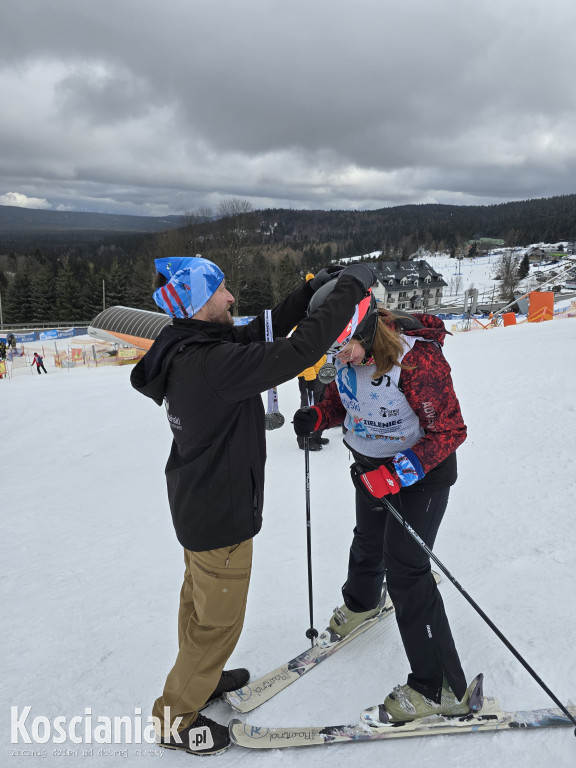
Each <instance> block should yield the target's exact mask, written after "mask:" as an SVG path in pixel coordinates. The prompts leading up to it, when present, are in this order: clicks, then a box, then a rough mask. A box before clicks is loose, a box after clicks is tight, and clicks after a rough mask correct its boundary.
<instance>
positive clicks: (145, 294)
mask: <svg viewBox="0 0 576 768" xmlns="http://www.w3.org/2000/svg"><path fill="white" fill-rule="evenodd" d="M154 274H155V270H154V265H153V263H152V262H151V260H150V259H149V258H147V257H140V258H139V259H135V260H134V261H133V262H132V263H131V264H130V268H129V270H128V274H127V283H126V297H125V302H126V305H127V306H128V307H134V308H135V309H147V310H155V309H157V306H156V304H155V302H154V299H153V298H152V294H153V287H152V286H153V283H154Z"/></svg>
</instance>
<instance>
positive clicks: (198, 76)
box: [0, 0, 576, 216]
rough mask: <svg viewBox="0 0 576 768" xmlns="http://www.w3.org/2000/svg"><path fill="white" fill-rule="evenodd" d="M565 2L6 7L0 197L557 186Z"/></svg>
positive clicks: (162, 202)
mask: <svg viewBox="0 0 576 768" xmlns="http://www.w3.org/2000/svg"><path fill="white" fill-rule="evenodd" d="M575 73H576V2H575V1H574V0H546V2H544V1H543V0H539V1H538V2H535V1H534V0H475V2H472V1H471V0H394V2H391V0H162V1H161V2H159V0H155V2H151V1H150V0H98V1H97V2H95V0H50V2H47V0H9V1H7V0H5V2H3V3H2V8H1V10H0V104H1V110H2V112H1V114H0V204H4V205H24V206H27V207H36V208H47V209H48V208H52V209H57V208H60V209H71V210H89V211H103V212H116V213H127V214H145V215H155V216H156V215H158V216H160V215H165V214H178V213H183V212H190V211H195V210H199V209H206V208H211V209H212V210H217V208H218V204H219V203H220V202H221V201H224V200H229V199H230V198H241V199H245V200H249V201H250V202H251V203H252V205H253V206H254V207H255V208H269V207H288V208H312V209H313V208H325V209H336V208H339V209H342V208H344V209H374V208H382V207H387V206H394V205H402V204H407V203H430V202H441V203H454V204H459V205H472V204H490V203H499V202H505V201H508V200H523V199H528V198H534V197H549V196H552V195H559V194H570V193H574V192H576V86H575Z"/></svg>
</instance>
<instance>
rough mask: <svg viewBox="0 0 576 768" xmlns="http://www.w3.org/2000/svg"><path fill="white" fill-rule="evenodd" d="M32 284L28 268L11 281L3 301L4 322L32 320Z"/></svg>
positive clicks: (17, 322) (26, 321)
mask: <svg viewBox="0 0 576 768" xmlns="http://www.w3.org/2000/svg"><path fill="white" fill-rule="evenodd" d="M32 306H33V305H32V285H31V279H30V273H29V272H28V270H25V271H22V272H19V273H18V274H16V275H15V277H14V279H13V280H12V281H11V282H10V283H9V285H8V288H7V290H6V299H5V301H4V302H3V305H2V307H3V315H4V318H3V319H4V324H5V325H6V324H10V323H13V324H14V325H16V324H20V323H30V322H32V317H33V311H32Z"/></svg>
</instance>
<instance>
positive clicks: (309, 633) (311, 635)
mask: <svg viewBox="0 0 576 768" xmlns="http://www.w3.org/2000/svg"><path fill="white" fill-rule="evenodd" d="M304 467H305V472H304V473H305V476H306V544H307V552H308V605H309V608H310V628H309V629H307V630H306V637H307V638H308V639H309V640H310V642H311V644H312V647H314V646H315V645H316V638H317V637H318V630H317V629H314V601H313V596H312V531H311V527H310V436H309V435H307V436H306V437H305V438H304Z"/></svg>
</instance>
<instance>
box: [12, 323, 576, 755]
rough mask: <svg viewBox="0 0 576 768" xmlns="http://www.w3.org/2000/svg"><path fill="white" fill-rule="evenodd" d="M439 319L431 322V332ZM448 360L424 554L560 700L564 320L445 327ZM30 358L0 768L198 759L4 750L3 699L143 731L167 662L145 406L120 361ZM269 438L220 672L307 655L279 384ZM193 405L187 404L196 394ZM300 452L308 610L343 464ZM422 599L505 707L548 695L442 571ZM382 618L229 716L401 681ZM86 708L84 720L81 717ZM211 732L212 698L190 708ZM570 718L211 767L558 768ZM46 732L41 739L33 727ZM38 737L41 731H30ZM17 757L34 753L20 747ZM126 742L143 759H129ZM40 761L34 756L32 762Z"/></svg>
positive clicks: (17, 379) (566, 603) (569, 516)
mask: <svg viewBox="0 0 576 768" xmlns="http://www.w3.org/2000/svg"><path fill="white" fill-rule="evenodd" d="M449 327H450V326H449ZM445 353H446V356H447V358H448V360H449V362H450V364H451V365H452V370H453V377H454V381H455V387H456V391H457V394H458V396H459V399H460V402H461V406H462V411H463V414H464V417H465V420H466V422H467V425H468V429H469V433H468V439H467V441H466V442H465V443H464V445H463V446H462V447H461V448H460V449H459V451H458V461H459V480H458V482H457V484H456V485H455V487H454V488H453V490H452V494H451V499H450V503H449V508H448V512H447V514H446V517H445V519H444V522H443V525H442V527H441V529H440V533H439V536H438V539H437V543H436V548H435V552H436V554H437V556H438V557H439V558H440V559H441V561H442V562H443V563H444V565H445V566H446V567H447V568H448V569H449V570H450V571H451V573H452V574H453V575H454V576H455V578H456V579H457V580H458V581H459V583H460V584H461V585H462V586H463V588H464V589H465V590H466V591H467V592H468V593H469V594H470V595H471V596H472V598H473V599H474V600H475V601H476V602H477V603H478V604H479V605H480V607H481V608H482V609H483V610H484V611H485V612H486V613H487V614H488V616H489V617H490V618H491V620H492V621H493V622H494V623H495V624H496V625H497V626H498V628H499V629H500V630H501V631H502V632H503V633H504V634H505V635H506V636H507V637H508V639H509V640H510V642H511V643H512V644H513V645H514V646H515V647H516V649H517V650H518V651H519V653H521V654H522V655H523V656H524V658H525V659H526V661H527V662H528V663H529V664H530V665H531V666H532V667H533V668H534V669H535V671H536V672H537V674H538V675H539V676H540V677H541V678H542V679H543V680H544V682H545V683H546V684H547V685H548V686H549V687H550V688H551V689H552V691H553V692H554V693H555V695H556V696H557V697H558V698H559V699H560V700H561V701H562V702H563V703H564V704H566V705H573V704H575V703H576V660H575V655H574V638H575V637H576V612H575V611H574V591H575V586H576V576H575V573H576V520H575V516H574V511H575V502H574V499H575V498H576V459H575V447H576V445H575V435H576V403H575V398H574V391H575V389H574V382H575V380H576V318H569V319H557V318H555V319H554V320H552V321H549V322H543V323H539V324H528V323H523V324H520V325H516V326H513V327H506V328H503V327H499V328H493V329H490V330H487V331H483V330H479V331H477V332H474V333H472V332H470V333H455V334H454V336H453V337H448V339H447V341H446V345H445ZM46 364H47V369H48V372H49V373H48V375H44V374H42V375H40V376H38V375H37V374H36V372H35V371H34V372H33V373H30V372H29V371H30V369H28V370H24V371H19V372H17V373H16V375H14V376H13V377H12V378H11V379H5V380H2V381H0V398H1V400H0V402H1V403H2V427H3V429H2V448H3V462H2V469H3V472H2V480H3V482H2V486H3V487H2V509H3V519H4V535H3V543H2V549H3V553H2V563H3V569H2V580H1V587H2V600H3V606H4V614H5V621H4V622H3V625H2V630H1V633H2V647H3V652H2V657H3V661H4V671H3V674H2V678H1V680H0V690H1V694H2V701H3V711H4V715H5V719H4V723H5V725H4V727H3V729H2V739H3V743H2V748H1V754H3V755H5V756H6V757H11V756H12V755H14V757H13V758H12V760H11V762H8V760H7V762H6V764H7V765H11V766H16V765H22V766H26V767H27V768H29V766H31V765H38V764H39V763H40V764H42V765H54V766H64V765H81V766H83V767H87V766H94V768H108V766H118V765H131V766H145V765H152V764H158V761H161V762H160V764H169V765H174V766H185V765H187V764H190V761H194V760H196V759H197V758H195V757H192V756H190V755H187V754H184V753H177V752H172V751H170V752H162V751H161V750H158V749H157V748H156V747H155V746H154V744H148V743H146V742H143V743H142V744H134V743H132V744H128V743H126V742H125V741H124V743H119V744H98V743H94V742H93V743H87V742H86V740H85V739H84V737H83V734H84V726H83V725H81V726H79V727H78V729H77V732H78V734H79V735H80V736H82V741H81V743H79V744H75V743H73V742H72V741H71V740H70V739H67V741H66V742H64V743H62V744H59V743H54V741H53V740H52V739H50V740H49V741H47V742H46V743H36V742H33V743H31V744H26V743H24V742H23V739H22V737H21V736H20V737H19V743H11V740H10V739H11V734H10V727H9V723H8V717H9V714H10V707H17V708H18V713H19V715H22V713H23V711H24V709H25V707H27V706H29V707H31V710H30V713H29V716H28V718H27V721H26V725H27V727H28V732H29V733H30V734H31V733H32V728H31V723H32V720H33V719H34V718H35V717H44V718H47V721H48V722H49V723H53V722H54V720H55V718H57V717H58V716H61V717H65V718H67V722H68V723H69V722H70V721H71V719H72V718H73V717H74V716H77V717H81V718H84V720H85V721H86V718H87V717H88V716H89V715H90V716H91V717H92V719H93V724H94V725H95V724H96V722H97V720H98V718H99V717H100V716H102V717H109V718H114V717H128V718H132V720H133V721H135V718H136V717H137V716H139V713H140V712H141V717H142V721H143V722H144V723H145V722H146V721H147V718H148V716H149V714H150V709H151V706H152V703H153V701H154V699H155V698H156V697H157V696H158V695H160V693H161V690H162V686H163V683H164V679H165V676H166V674H167V672H168V670H169V669H170V667H171V665H172V663H173V660H174V658H175V654H176V648H177V639H176V617H177V609H178V597H179V590H180V585H181V578H182V573H183V562H182V552H181V549H180V547H179V545H178V543H177V541H176V539H175V536H174V533H173V530H172V525H171V521H170V515H169V510H168V505H167V500H166V492H165V485H164V475H163V468H164V463H165V461H166V458H167V455H168V451H169V447H170V430H169V428H168V424H167V422H166V417H165V413H164V409H162V408H158V407H156V406H155V405H154V404H153V403H152V402H151V401H148V400H147V399H145V398H143V397H142V396H140V395H138V394H137V393H136V392H135V391H134V390H133V389H132V388H131V386H130V383H129V374H130V371H131V366H123V367H118V368H103V369H101V368H99V369H85V368H74V369H68V370H59V369H56V368H54V366H53V364H52V361H51V358H50V355H47V356H46ZM279 403H280V410H281V411H282V413H283V414H284V415H285V416H286V424H285V426H284V427H283V428H282V429H279V430H276V431H273V432H269V433H268V435H267V437H268V464H267V470H266V472H267V474H266V500H265V519H264V527H263V529H262V532H261V533H260V534H259V535H258V536H257V537H256V539H255V555H254V569H253V577H252V584H251V589H250V594H249V598H248V609H247V615H246V623H245V627H244V631H243V634H242V636H241V638H240V641H239V643H238V646H237V648H236V650H235V652H234V654H233V657H232V658H231V659H230V664H229V666H247V667H248V668H249V669H250V670H251V673H252V675H253V677H258V676H260V675H262V674H264V673H266V672H268V671H270V670H272V669H274V668H275V667H276V666H278V665H279V664H281V663H282V662H285V661H287V660H288V659H289V658H291V657H292V656H294V655H295V654H297V653H299V652H300V651H302V650H304V649H305V648H306V647H307V645H308V643H309V641H308V640H307V639H306V637H305V632H306V629H307V628H308V626H309V617H308V581H307V567H306V526H305V493H304V453H303V452H302V451H300V450H299V449H298V447H297V445H296V438H295V436H294V434H293V431H292V427H291V425H290V420H291V417H292V414H293V413H294V411H295V410H296V408H297V407H298V386H297V382H296V381H291V382H289V383H287V384H285V385H283V386H281V387H280V388H279ZM199 407H201V404H199ZM325 436H327V437H329V438H330V444H329V445H328V446H326V447H325V448H324V449H323V450H322V451H320V452H318V453H314V454H311V456H310V463H311V519H312V526H311V534H312V549H313V585H314V610H315V613H314V622H315V625H316V627H317V628H318V629H323V628H324V627H325V626H326V623H327V620H328V618H329V616H330V614H331V611H332V608H333V607H334V606H336V605H338V604H340V602H341V596H340V586H341V584H342V583H343V582H344V579H345V576H346V565H347V557H348V547H349V544H350V541H351V534H352V528H353V525H354V503H353V498H354V494H353V487H352V484H351V482H350V480H349V475H348V467H349V464H350V457H349V455H348V453H347V451H346V450H345V448H344V447H343V445H342V443H341V432H340V430H339V429H333V430H330V431H328V432H326V433H325ZM440 589H441V592H442V595H443V598H444V601H445V604H446V607H447V611H448V615H449V617H450V620H451V625H452V629H453V632H454V635H455V639H456V643H457V646H458V649H459V652H460V655H461V658H462V662H463V666H464V669H465V671H466V674H467V676H468V678H469V679H470V680H471V679H472V678H473V677H474V676H475V675H476V674H477V673H478V672H484V674H485V692H486V693H488V694H490V695H493V696H496V697H497V698H498V699H499V700H500V702H501V704H502V706H503V708H504V709H530V708H544V707H550V706H552V707H553V706H555V705H554V703H553V702H552V701H551V700H550V699H549V697H548V696H547V694H546V693H545V691H544V690H543V689H542V688H541V687H540V686H539V685H538V684H537V683H536V682H535V681H534V680H533V678H532V677H531V676H530V675H529V674H528V672H527V671H526V670H525V669H524V668H523V667H522V666H521V664H520V663H519V662H518V661H517V660H516V659H515V658H514V657H513V655H512V654H511V653H510V651H509V650H508V649H507V648H506V647H505V646H504V645H503V643H502V642H501V641H500V640H499V639H498V638H497V637H496V635H495V634H494V633H493V632H492V631H491V630H490V628H489V627H488V626H487V625H486V624H485V623H484V621H483V620H482V618H481V617H480V616H479V615H478V614H477V613H476V612H475V611H474V610H473V608H472V607H471V606H470V605H469V604H468V602H466V600H465V599H464V598H463V596H462V595H461V594H460V593H459V592H458V591H457V589H456V588H455V587H454V585H453V584H451V583H450V582H449V580H448V579H447V578H444V579H443V581H442V583H441V585H440ZM407 673H408V668H407V663H406V659H405V656H404V653H403V649H402V646H401V643H400V640H399V636H398V631H397V628H396V624H395V622H394V620H393V619H387V620H385V621H384V622H382V623H381V624H380V625H377V626H376V627H375V628H374V629H372V630H370V632H368V633H367V634H366V635H364V636H363V637H362V638H360V639H358V640H357V641H355V642H353V643H352V644H351V645H350V646H349V647H347V648H344V649H342V650H341V651H340V652H339V653H337V654H336V655H335V656H334V657H332V658H331V659H329V660H327V661H326V662H324V663H323V664H321V665H320V666H319V667H318V668H316V669H314V670H313V671H311V672H310V673H309V674H308V675H306V676H305V677H304V678H302V679H300V680H298V681H297V682H296V683H294V684H293V685H292V686H290V687H289V688H288V689H286V690H285V691H284V692H282V693H280V694H279V695H278V696H277V697H276V698H274V699H272V700H271V701H270V702H268V703H266V704H264V705H263V706H262V707H261V708H260V709H257V710H255V711H253V712H251V713H249V714H248V715H241V716H240V717H241V718H242V719H245V720H246V721H247V722H249V723H253V724H257V725H261V726H299V725H324V724H332V725H334V724H340V723H353V722H355V721H356V720H357V717H358V713H359V711H360V710H361V709H363V708H364V707H367V706H369V705H372V704H376V703H379V702H381V701H382V700H383V699H384V697H385V696H386V694H387V693H388V692H389V691H390V690H391V689H392V687H393V686H394V685H396V684H398V683H403V682H405V679H406V675H407ZM87 710H89V711H90V712H89V713H88V712H87ZM207 714H209V715H210V716H211V717H213V718H214V719H216V720H219V721H220V722H227V721H228V720H229V719H230V718H231V717H232V716H233V713H232V712H231V711H230V709H229V708H228V707H227V705H226V704H224V703H223V702H218V703H215V704H213V705H212V706H211V707H210V709H209V711H208V712H207ZM573 730H574V729H573V728H560V729H546V730H541V731H537V730H534V731H527V732H508V733H485V734H468V735H464V734H462V735H454V736H435V737H430V738H416V739H407V740H402V741H392V742H379V743H373V744H366V743H362V744H355V745H352V744H344V745H337V746H331V747H330V748H327V749H324V748H320V747H316V748H314V747H311V748H304V749H292V750H286V749H285V750H273V751H266V752H261V753H259V752H251V751H248V750H243V749H241V748H238V747H232V748H231V749H230V750H229V751H228V752H226V753H225V754H223V755H221V756H219V757H214V758H213V760H214V761H218V765H221V766H238V765H240V766H244V767H245V768H253V767H255V766H262V765H266V766H269V765H278V766H279V765H282V767H283V768H292V767H298V768H300V767H303V766H306V768H308V766H322V768H324V767H325V766H326V765H330V766H331V768H344V766H349V765H350V764H352V763H353V762H354V761H359V762H361V763H362V764H366V765H368V764H375V765H391V766H395V765H406V766H409V765H413V766H416V765H426V766H427V768H436V767H438V768H446V766H447V765H448V766H462V765H475V766H491V767H492V766H506V768H514V767H515V766H523V767H524V768H525V766H540V765H543V764H546V765H551V766H554V768H564V767H565V768H568V767H570V768H572V767H573V766H574V764H575V761H576V739H575V738H574V734H573ZM52 733H53V734H54V729H53V730H52ZM37 734H38V735H39V736H40V737H42V735H43V734H44V729H43V726H42V725H40V726H39V727H38V731H37ZM28 752H36V753H37V754H38V755H40V756H32V757H31V756H28V754H27V753H28ZM141 753H144V754H141ZM44 754H45V755H46V756H45V758H44V759H43V755H44Z"/></svg>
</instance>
